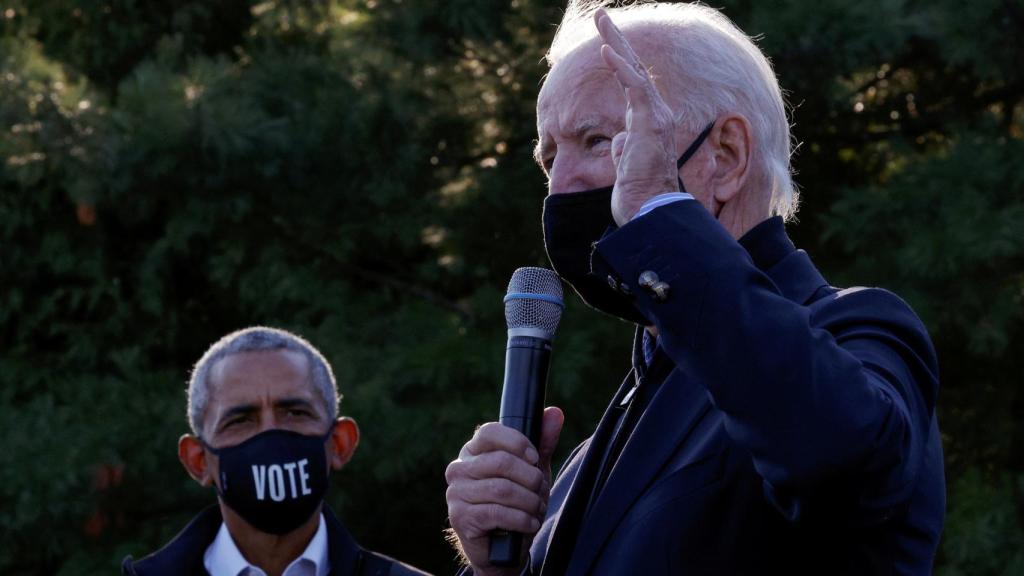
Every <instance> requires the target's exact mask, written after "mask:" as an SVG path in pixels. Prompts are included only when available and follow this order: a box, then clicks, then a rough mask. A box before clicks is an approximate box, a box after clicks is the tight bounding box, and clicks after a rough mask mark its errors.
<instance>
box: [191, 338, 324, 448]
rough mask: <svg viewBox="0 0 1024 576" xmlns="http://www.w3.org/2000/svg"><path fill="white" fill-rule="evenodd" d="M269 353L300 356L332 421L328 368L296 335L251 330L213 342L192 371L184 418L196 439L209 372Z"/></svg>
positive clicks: (206, 399) (207, 396)
mask: <svg viewBox="0 0 1024 576" xmlns="http://www.w3.org/2000/svg"><path fill="white" fill-rule="evenodd" d="M270 350H288V351H291V352H298V353H299V354H302V355H303V356H304V357H305V358H306V360H308V361H309V366H310V379H311V381H312V384H313V387H314V388H315V389H316V390H317V391H318V392H319V393H320V395H321V396H322V397H323V399H324V403H325V405H326V408H327V415H328V417H329V419H330V420H331V421H333V420H334V419H335V418H337V417H338V401H339V400H340V395H339V394H338V385H337V381H335V379H334V372H333V371H332V370H331V365H330V364H328V363H327V360H326V359H325V358H324V356H323V354H321V353H320V351H319V350H317V349H316V348H314V347H313V345H312V344H310V343H309V342H308V341H306V339H305V338H302V337H301V336H299V335H297V334H293V333H291V332H288V331H287V330H281V329H278V328H267V327H265V326H253V327H250V328H245V329H243V330H238V331H236V332H232V333H231V334H228V335H227V336H224V337H223V338H221V339H220V340H218V341H217V342H215V343H214V344H213V345H212V346H210V348H209V349H208V350H207V351H206V353H205V354H203V357H202V358H200V359H199V361H198V362H196V365H195V368H193V369H192V378H191V379H190V380H189V383H188V417H189V425H190V426H191V427H192V432H193V433H194V434H195V435H196V436H202V432H203V419H204V418H205V417H206V408H207V406H208V405H209V403H210V370H211V369H213V366H214V365H215V364H216V363H217V362H218V361H220V360H222V359H224V358H226V357H228V356H231V355H233V354H239V353H242V352H257V351H270Z"/></svg>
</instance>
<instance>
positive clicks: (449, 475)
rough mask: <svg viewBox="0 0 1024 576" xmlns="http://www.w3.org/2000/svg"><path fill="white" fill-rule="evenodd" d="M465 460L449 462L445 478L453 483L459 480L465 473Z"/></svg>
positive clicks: (445, 470) (449, 482)
mask: <svg viewBox="0 0 1024 576" xmlns="http://www.w3.org/2000/svg"><path fill="white" fill-rule="evenodd" d="M464 467H465V462H463V461H462V460H453V461H452V462H450V463H449V464H448V467H447V468H445V469H444V479H445V481H446V482H448V484H449V485H451V484H452V483H453V482H455V481H456V480H458V479H459V478H460V477H461V476H462V475H463V468H464Z"/></svg>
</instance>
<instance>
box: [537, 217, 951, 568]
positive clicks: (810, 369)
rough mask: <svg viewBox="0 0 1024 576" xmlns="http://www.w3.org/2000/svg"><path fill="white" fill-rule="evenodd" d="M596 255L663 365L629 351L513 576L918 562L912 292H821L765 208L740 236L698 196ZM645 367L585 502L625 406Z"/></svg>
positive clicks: (930, 501) (925, 553) (931, 470)
mask: <svg viewBox="0 0 1024 576" xmlns="http://www.w3.org/2000/svg"><path fill="white" fill-rule="evenodd" d="M592 269H593V271H594V273H596V274H600V275H601V277H602V278H603V277H605V276H606V275H607V276H610V277H611V278H610V280H611V281H612V282H614V283H616V284H617V285H618V286H619V288H620V289H621V290H623V291H624V292H628V293H630V294H631V297H633V298H635V302H636V305H637V307H638V308H639V309H640V310H641V311H642V312H643V313H644V314H645V315H646V316H647V317H648V318H650V319H652V320H653V321H654V322H655V324H656V325H657V328H658V333H659V348H660V350H661V351H660V352H659V354H661V355H662V358H661V360H658V359H657V357H656V359H655V361H654V362H653V363H652V366H651V368H650V370H652V371H653V370H654V369H655V365H658V364H659V362H661V363H662V366H663V367H662V368H661V372H662V374H661V375H660V376H654V375H653V374H652V375H647V374H645V371H646V370H647V368H646V367H645V366H644V365H643V362H639V363H635V364H637V365H635V366H634V370H633V372H631V373H630V375H629V376H628V377H627V378H626V381H625V382H624V383H623V385H622V387H621V389H620V390H619V391H618V393H617V394H616V396H615V398H614V399H613V400H612V403H611V404H610V406H609V408H608V410H607V412H606V413H605V416H604V417H603V418H602V420H601V422H600V424H599V425H598V427H597V430H596V431H595V433H594V435H593V436H592V437H591V438H589V439H587V440H586V441H584V442H583V443H582V444H581V445H580V446H579V447H578V448H577V449H576V450H575V451H574V452H573V453H572V455H571V456H570V457H569V459H568V460H567V461H566V463H565V465H564V466H563V468H562V470H561V471H560V473H559V474H558V477H557V479H556V481H555V483H554V486H553V488H552V492H551V501H550V503H549V507H548V510H549V511H548V517H547V519H546V521H545V523H544V524H543V526H542V527H541V530H540V532H539V533H538V534H537V536H536V538H535V539H534V541H533V545H532V548H531V559H530V565H529V567H528V569H527V572H530V573H534V574H544V575H551V576H554V575H561V574H569V575H579V574H608V575H612V574H614V575H621V574H715V575H728V574H816V575H834V574H857V575H864V574H929V573H930V572H931V565H932V562H933V558H934V555H935V551H936V547H937V544H938V541H939V534H940V532H941V530H942V524H943V517H944V509H945V480H944V476H943V465H942V447H941V443H940V437H939V431H938V426H937V423H936V418H935V402H936V393H937V389H938V368H937V360H936V357H935V352H934V349H933V347H932V345H931V342H930V339H929V337H928V334H927V332H926V330H925V328H924V326H923V325H922V323H921V321H920V320H919V319H918V318H917V317H916V316H915V314H914V313H913V311H912V310H911V309H910V308H909V307H908V306H907V304H906V303H904V302H903V301H902V300H901V299H900V298H898V297H897V296H895V295H894V294H892V293H890V292H887V291H885V290H881V289H876V288H859V289H848V290H839V289H836V288H832V287H830V286H829V285H828V283H827V282H826V281H825V279H824V278H823V277H822V276H821V274H820V273H819V272H818V271H817V270H816V269H815V267H814V265H813V264H812V263H811V260H810V258H809V257H808V256H807V254H806V253H805V252H803V251H801V250H796V249H795V248H794V246H793V244H792V243H791V242H790V240H789V238H788V237H787V236H786V234H785V230H784V227H783V224H782V221H781V219H779V218H773V219H771V220H767V221H765V222H763V223H761V224H760V225H759V226H757V227H755V228H754V229H753V230H751V231H750V232H749V233H748V234H747V235H746V236H745V237H744V238H743V239H741V241H740V243H737V242H736V241H735V240H733V239H732V238H731V237H730V236H729V235H728V234H727V233H726V231H725V230H724V229H723V228H722V227H721V226H720V225H719V224H718V223H717V222H716V221H715V220H714V219H713V218H712V217H711V216H710V215H709V214H708V212H707V211H706V210H705V209H704V208H703V207H702V206H700V205H699V204H698V203H697V202H693V201H687V202H676V203H674V204H670V205H667V206H663V207H661V208H658V209H656V210H654V211H652V212H651V213H649V214H647V215H645V216H642V217H641V218H638V219H636V220H635V221H633V222H630V223H629V224H627V225H625V226H623V227H622V228H619V229H618V230H615V231H613V232H611V233H609V234H607V235H606V236H605V237H604V238H603V239H602V240H601V241H600V242H598V243H597V244H596V245H595V250H594V254H593V260H592ZM644 271H652V272H655V273H656V274H657V276H658V278H659V279H660V280H662V281H664V282H667V283H668V285H669V288H670V291H669V293H668V297H667V298H666V299H665V300H664V301H659V300H657V299H656V298H655V297H654V294H653V292H651V291H648V290H645V289H643V288H642V287H641V286H639V285H638V278H639V276H640V275H641V273H643V272H644ZM634 356H637V354H634ZM666 363H667V364H666ZM666 366H667V367H666ZM654 377H656V378H659V379H660V386H659V387H658V388H657V391H656V392H655V393H654V395H653V397H652V399H651V400H650V401H649V404H648V405H647V406H646V409H645V410H644V411H643V413H642V415H641V416H640V419H639V421H638V422H637V424H636V427H635V429H634V430H633V432H632V435H630V436H629V437H628V441H627V442H626V443H625V446H624V448H623V449H622V451H621V455H620V457H619V458H618V459H617V461H615V464H614V468H612V469H611V472H610V474H609V475H608V476H607V481H606V483H605V484H604V486H603V489H601V490H600V491H599V492H598V493H597V494H596V496H594V497H593V500H591V498H592V496H591V489H592V487H593V485H594V478H595V477H596V474H597V469H598V467H599V464H600V461H601V459H602V457H603V455H604V454H605V452H606V450H607V445H608V443H609V441H610V440H611V436H612V430H613V429H614V428H615V426H616V421H617V420H618V418H619V417H620V416H621V413H622V411H623V409H622V408H621V407H620V404H622V402H623V399H624V398H625V397H626V396H627V394H629V390H630V389H631V388H633V387H634V385H635V384H636V383H637V382H638V381H640V385H641V386H647V385H649V383H644V382H643V380H644V379H645V378H647V379H650V378H654Z"/></svg>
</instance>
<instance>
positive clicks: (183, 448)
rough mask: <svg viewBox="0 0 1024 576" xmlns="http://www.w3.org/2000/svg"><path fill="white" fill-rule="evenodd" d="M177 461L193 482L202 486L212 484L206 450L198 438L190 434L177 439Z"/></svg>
mask: <svg viewBox="0 0 1024 576" xmlns="http://www.w3.org/2000/svg"><path fill="white" fill-rule="evenodd" d="M178 460H180V461H181V465H182V466H184V467H185V470H186V471H187V472H188V475H189V476H191V477H192V479H193V480H195V481H196V482H199V484H201V485H203V486H210V485H211V484H213V474H212V473H211V471H210V466H209V462H207V460H206V450H204V449H203V444H202V442H200V441H199V439H198V438H196V437H195V436H193V435H191V434H182V435H181V438H178Z"/></svg>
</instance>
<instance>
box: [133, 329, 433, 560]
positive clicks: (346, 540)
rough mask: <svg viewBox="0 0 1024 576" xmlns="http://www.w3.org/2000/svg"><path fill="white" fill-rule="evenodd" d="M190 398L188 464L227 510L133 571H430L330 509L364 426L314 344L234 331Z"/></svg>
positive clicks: (204, 519)
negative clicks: (369, 543) (355, 530)
mask: <svg viewBox="0 0 1024 576" xmlns="http://www.w3.org/2000/svg"><path fill="white" fill-rule="evenodd" d="M188 399H189V402H188V415H189V422H190V424H191V427H192V434H185V435H183V436H182V437H181V439H180V440H179V441H178V459H179V460H181V463H182V465H183V466H184V467H185V470H187V471H188V473H189V475H190V476H192V478H194V479H195V480H196V481H197V482H199V483H200V484H202V485H203V486H213V487H214V488H215V489H216V491H217V496H218V504H217V505H215V506H210V507H209V508H207V509H206V510H204V511H203V512H202V513H200V514H199V516H197V517H196V518H195V519H194V520H192V522H191V523H190V524H189V525H188V526H187V527H185V529H184V530H183V531H182V532H181V533H180V534H178V536H176V537H175V538H174V540H173V541H171V542H170V543H169V544H168V545H167V546H165V547H164V548H162V549H161V550H159V551H157V552H155V553H153V554H151V555H150V556H147V557H145V558H142V559H140V560H138V561H135V560H133V559H132V558H131V557H128V558H126V559H125V561H124V564H123V566H122V569H123V573H124V574H130V575H138V576H151V575H152V576H156V575H168V576H169V575H175V576H187V575H200V574H204V575H205V574H209V575H211V576H239V575H245V576H265V575H269V576H279V575H283V576H300V575H301V576H326V575H345V576H348V575H364V574H366V575H370V574H373V575H376V576H384V575H394V576H399V575H401V576H406V575H416V574H425V573H424V572H421V571H419V570H416V569H415V568H412V567H410V566H407V565H405V564H402V563H401V562H398V561H396V560H393V559H391V558H388V557H387V556H383V555H380V554H376V553H374V552H370V551H368V550H364V549H362V548H360V547H359V545H358V544H356V542H355V540H353V538H352V536H350V535H349V533H348V531H347V530H345V527H344V526H342V524H341V522H340V521H339V520H338V518H337V517H336V516H335V515H334V514H333V513H332V512H331V510H330V509H329V508H327V507H326V506H324V505H323V501H324V496H325V494H326V492H327V486H328V475H329V473H330V471H331V470H340V469H341V468H342V466H344V465H345V464H346V463H347V462H348V461H349V459H350V458H351V457H352V454H353V453H354V452H355V449H356V446H357V445H358V444H359V428H358V427H357V426H356V422H355V421H354V420H353V419H351V418H348V417H345V416H341V417H339V416H338V400H339V395H338V390H337V384H336V382H335V379H334V374H333V372H332V371H331V367H330V365H329V364H328V363H327V360H326V359H325V358H324V357H323V355H321V354H320V352H319V351H317V350H316V348H314V347H313V346H312V345H311V344H310V343H309V342H307V341H306V340H304V339H303V338H301V337H299V336H297V335H295V334H292V333H290V332H286V331H284V330H278V329H274V328H263V327H254V328H247V329H245V330H240V331H238V332H234V333H232V334H228V335H227V336H225V337H224V338H222V339H221V340H219V341H218V342H217V343H215V344H214V345H213V346H211V347H210V349H209V350H207V351H206V353H205V354H204V355H203V357H202V358H201V359H200V360H199V362H198V363H196V366H195V368H194V369H193V371H192V378H191V380H190V382H189V388H188Z"/></svg>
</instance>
